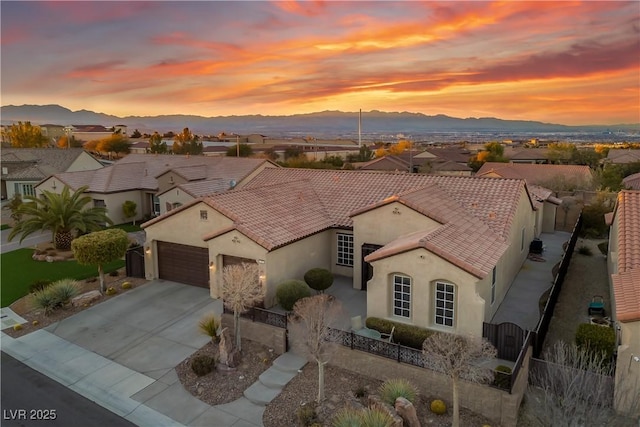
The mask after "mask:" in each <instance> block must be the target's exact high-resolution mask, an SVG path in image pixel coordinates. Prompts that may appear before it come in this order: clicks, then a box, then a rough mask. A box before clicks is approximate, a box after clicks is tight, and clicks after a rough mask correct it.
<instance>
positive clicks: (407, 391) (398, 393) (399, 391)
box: [378, 378, 418, 406]
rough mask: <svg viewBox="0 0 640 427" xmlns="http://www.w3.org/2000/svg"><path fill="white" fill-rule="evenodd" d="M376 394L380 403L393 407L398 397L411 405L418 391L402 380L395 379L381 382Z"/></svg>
mask: <svg viewBox="0 0 640 427" xmlns="http://www.w3.org/2000/svg"><path fill="white" fill-rule="evenodd" d="M378 393H379V394H380V398H381V399H382V401H383V402H386V403H388V404H389V405H391V406H395V404H396V399H397V398H398V397H404V398H405V399H407V400H408V401H409V402H411V403H415V402H416V398H417V397H418V389H417V388H416V387H415V386H414V385H413V384H411V383H410V382H409V381H407V380H405V379H403V378H395V379H390V380H387V381H385V382H383V383H382V385H381V386H380V389H379V390H378Z"/></svg>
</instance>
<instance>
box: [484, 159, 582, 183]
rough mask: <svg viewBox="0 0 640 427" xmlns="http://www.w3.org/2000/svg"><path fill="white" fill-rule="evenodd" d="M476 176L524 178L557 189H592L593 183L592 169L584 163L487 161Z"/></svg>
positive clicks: (528, 181)
mask: <svg viewBox="0 0 640 427" xmlns="http://www.w3.org/2000/svg"><path fill="white" fill-rule="evenodd" d="M476 176H480V177H489V178H495V177H500V178H515V179H524V180H525V181H527V184H528V185H539V186H542V187H546V188H551V189H555V190H557V189H558V187H562V189H563V190H569V189H572V190H584V189H591V188H592V184H593V173H592V172H591V169H590V168H589V166H582V165H552V164H533V163H500V162H486V163H485V164H483V165H482V167H481V168H480V169H479V170H478V172H476Z"/></svg>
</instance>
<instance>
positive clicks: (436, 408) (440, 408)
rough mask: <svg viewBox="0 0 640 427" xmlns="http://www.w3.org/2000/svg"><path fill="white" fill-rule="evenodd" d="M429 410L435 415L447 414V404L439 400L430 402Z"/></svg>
mask: <svg viewBox="0 0 640 427" xmlns="http://www.w3.org/2000/svg"><path fill="white" fill-rule="evenodd" d="M429 409H431V412H433V413H434V414H436V415H444V414H446V413H447V404H446V403H444V402H443V401H442V400H440V399H436V400H432V401H431V405H429Z"/></svg>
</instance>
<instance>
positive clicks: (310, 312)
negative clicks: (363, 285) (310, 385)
mask: <svg viewBox="0 0 640 427" xmlns="http://www.w3.org/2000/svg"><path fill="white" fill-rule="evenodd" d="M343 318H344V317H343V316H342V307H341V305H340V303H339V302H338V300H336V299H335V298H333V297H332V296H330V295H327V294H320V295H315V296H312V297H307V298H303V299H301V300H299V301H298V302H296V304H295V305H294V306H293V316H292V320H291V326H290V334H291V342H292V343H293V346H294V347H295V348H296V349H298V350H299V351H300V352H302V353H303V354H305V355H306V356H307V358H308V359H309V360H312V361H315V362H316V363H317V364H318V397H317V399H316V400H317V402H318V403H319V402H322V401H323V400H324V367H325V365H326V364H327V362H329V360H330V358H331V355H332V354H333V353H334V352H335V348H336V347H335V346H336V344H335V342H334V338H333V334H332V333H331V328H337V327H339V326H340V325H339V323H340V322H341V321H342V319H343Z"/></svg>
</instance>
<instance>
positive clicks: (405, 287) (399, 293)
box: [393, 274, 411, 318]
mask: <svg viewBox="0 0 640 427" xmlns="http://www.w3.org/2000/svg"><path fill="white" fill-rule="evenodd" d="M393 315H394V316H398V317H405V318H411V277H409V276H405V275H403V274H394V275H393Z"/></svg>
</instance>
